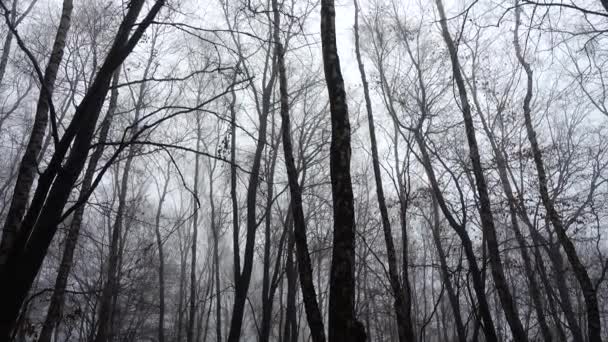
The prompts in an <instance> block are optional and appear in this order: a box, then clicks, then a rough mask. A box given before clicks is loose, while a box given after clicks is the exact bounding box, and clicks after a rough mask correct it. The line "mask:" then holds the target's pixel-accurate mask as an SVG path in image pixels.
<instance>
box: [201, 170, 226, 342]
mask: <svg viewBox="0 0 608 342" xmlns="http://www.w3.org/2000/svg"><path fill="white" fill-rule="evenodd" d="M215 166H216V161H214V162H213V165H212V166H210V168H211V171H210V172H209V206H210V207H211V233H212V234H213V281H215V303H216V306H215V310H216V311H215V338H216V340H217V342H221V341H222V289H221V288H220V252H219V250H220V247H219V244H220V224H218V222H217V217H216V216H217V215H216V213H215V199H214V195H213V183H214V182H215V180H214V179H213V171H214V170H215ZM210 307H211V305H210ZM210 313H211V308H210V309H209V314H210ZM209 314H208V316H209ZM208 319H209V317H207V320H208ZM205 325H206V324H205ZM206 330H207V329H206V328H205V335H206V334H207V332H206Z"/></svg>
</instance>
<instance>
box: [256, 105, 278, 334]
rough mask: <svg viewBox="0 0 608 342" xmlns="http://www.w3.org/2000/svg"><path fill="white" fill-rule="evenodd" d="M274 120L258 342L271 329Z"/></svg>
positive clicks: (268, 180) (275, 149)
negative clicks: (260, 322) (260, 325)
mask: <svg viewBox="0 0 608 342" xmlns="http://www.w3.org/2000/svg"><path fill="white" fill-rule="evenodd" d="M274 140H275V118H274V115H273V117H272V128H271V141H270V146H272V149H271V150H270V156H269V157H270V160H269V162H268V165H267V171H268V177H267V178H268V179H267V182H266V185H267V190H266V217H265V218H264V259H263V262H262V264H263V265H262V267H263V271H262V274H263V278H262V328H261V330H260V337H259V341H260V342H267V341H268V339H269V338H270V330H271V329H272V326H271V324H272V322H271V321H272V305H273V299H272V298H271V294H270V288H271V285H272V284H271V282H272V279H271V275H270V266H271V264H272V263H271V261H270V250H271V244H272V242H271V240H270V239H271V223H272V222H271V221H272V220H271V218H272V215H271V213H272V202H273V197H274V174H275V166H276V163H277V156H278V147H279V144H280V139H277V141H276V142H275V141H274Z"/></svg>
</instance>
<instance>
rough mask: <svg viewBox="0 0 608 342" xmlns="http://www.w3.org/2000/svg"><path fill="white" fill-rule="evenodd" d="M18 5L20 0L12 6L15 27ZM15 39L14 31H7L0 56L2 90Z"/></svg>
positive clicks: (0, 86)
mask: <svg viewBox="0 0 608 342" xmlns="http://www.w3.org/2000/svg"><path fill="white" fill-rule="evenodd" d="M17 3H19V0H13V4H12V5H11V16H10V19H11V25H12V26H13V27H15V26H16V25H15V23H16V22H17ZM13 37H14V36H13V31H11V30H7V31H6V37H5V38H4V44H3V46H2V56H0V89H2V85H3V84H4V82H3V81H4V75H5V74H6V66H7V65H8V58H9V57H10V54H11V47H12V44H13Z"/></svg>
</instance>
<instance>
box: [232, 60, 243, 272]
mask: <svg viewBox="0 0 608 342" xmlns="http://www.w3.org/2000/svg"><path fill="white" fill-rule="evenodd" d="M238 66H239V64H237V68H238ZM234 81H236V73H235V74H234V77H233V79H232V82H233V83H234ZM230 94H231V96H232V99H231V100H230V200H231V202H232V250H233V253H234V265H233V267H234V283H235V284H236V283H238V281H239V277H240V275H241V261H240V251H241V250H240V249H239V238H240V236H239V203H238V198H237V193H236V185H237V184H236V91H235V90H234V88H232V90H231V92H230Z"/></svg>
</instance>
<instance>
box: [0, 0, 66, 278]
mask: <svg viewBox="0 0 608 342" xmlns="http://www.w3.org/2000/svg"><path fill="white" fill-rule="evenodd" d="M16 2H17V1H15V3H16ZM72 9H73V4H72V0H64V1H63V9H62V12H61V19H60V21H59V27H58V28H57V33H56V35H55V41H54V42H53V48H52V50H51V56H50V58H49V63H48V65H47V66H46V70H45V72H44V80H43V81H42V82H43V84H42V85H41V88H40V89H41V90H40V95H39V96H38V104H37V106H36V114H35V116H34V125H33V127H32V132H31V134H30V139H29V141H28V143H27V147H26V148H25V152H24V154H23V157H22V159H21V164H20V165H19V171H18V173H17V181H16V182H15V187H14V189H13V196H12V198H11V204H10V207H9V210H8V212H7V214H6V221H5V222H4V229H3V232H4V233H3V234H2V240H0V267H2V266H3V265H4V263H5V262H6V259H7V258H8V253H9V251H10V249H11V248H13V247H15V246H14V244H15V240H16V238H17V232H18V230H19V229H20V222H21V219H22V218H23V215H24V214H25V209H26V207H27V203H28V199H29V195H30V190H31V188H32V184H33V183H34V178H35V177H36V173H37V169H38V163H37V160H38V155H39V154H40V149H41V148H42V141H43V140H44V136H45V134H46V128H47V124H48V122H49V115H48V112H49V106H50V102H49V98H51V97H52V96H53V90H54V88H55V81H56V80H57V74H58V71H59V67H60V65H61V60H62V59H63V51H64V49H65V42H66V39H67V35H68V32H69V30H70V25H71V22H72ZM8 34H9V35H10V37H12V34H11V32H10V30H9V32H8ZM7 40H8V38H7ZM9 44H10V43H9ZM0 67H1V66H0Z"/></svg>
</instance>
